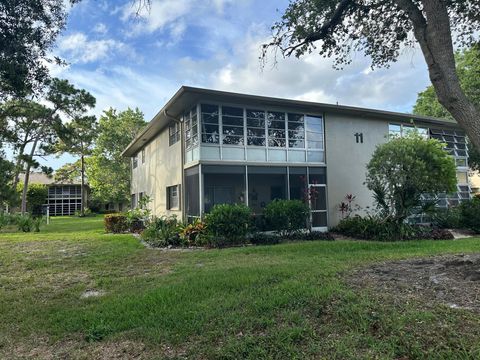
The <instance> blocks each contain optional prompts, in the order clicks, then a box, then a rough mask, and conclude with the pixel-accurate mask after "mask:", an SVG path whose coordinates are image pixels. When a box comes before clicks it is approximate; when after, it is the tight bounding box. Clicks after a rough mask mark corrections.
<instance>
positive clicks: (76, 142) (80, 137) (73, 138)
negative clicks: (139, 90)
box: [55, 116, 97, 216]
mask: <svg viewBox="0 0 480 360" xmlns="http://www.w3.org/2000/svg"><path fill="white" fill-rule="evenodd" d="M96 137H97V119H96V117H95V116H81V117H75V118H74V119H73V120H72V121H71V122H69V123H67V124H66V125H65V131H64V132H63V134H62V135H61V136H60V137H59V142H58V143H57V144H56V146H55V148H56V149H57V151H58V152H61V153H64V152H66V153H70V154H72V155H75V156H78V157H79V158H80V173H81V198H82V207H81V209H80V212H81V216H84V215H85V208H86V207H87V199H86V194H85V157H86V156H88V155H90V154H91V153H92V148H93V145H94V143H95V139H96Z"/></svg>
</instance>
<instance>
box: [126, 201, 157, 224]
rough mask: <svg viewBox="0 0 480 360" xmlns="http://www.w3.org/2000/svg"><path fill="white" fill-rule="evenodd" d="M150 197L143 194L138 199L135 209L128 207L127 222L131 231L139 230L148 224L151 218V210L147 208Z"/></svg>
mask: <svg viewBox="0 0 480 360" xmlns="http://www.w3.org/2000/svg"><path fill="white" fill-rule="evenodd" d="M151 201H152V200H151V198H150V196H148V195H145V196H144V197H143V198H142V199H140V200H139V201H138V206H137V207H136V208H135V209H130V210H128V211H127V213H126V217H127V224H128V226H129V228H130V231H132V232H141V231H142V230H143V229H144V227H145V225H147V224H148V222H149V220H150V218H151V213H152V212H151V210H150V209H149V208H148V204H149V203H150V202H151Z"/></svg>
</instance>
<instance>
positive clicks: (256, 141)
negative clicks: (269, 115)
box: [247, 109, 266, 146]
mask: <svg viewBox="0 0 480 360" xmlns="http://www.w3.org/2000/svg"><path fill="white" fill-rule="evenodd" d="M247 145H250V146H265V145H266V141H265V111H263V110H250V109H247Z"/></svg>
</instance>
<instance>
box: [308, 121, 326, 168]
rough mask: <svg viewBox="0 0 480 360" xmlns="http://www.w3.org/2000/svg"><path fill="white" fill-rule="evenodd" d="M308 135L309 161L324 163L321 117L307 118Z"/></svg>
mask: <svg viewBox="0 0 480 360" xmlns="http://www.w3.org/2000/svg"><path fill="white" fill-rule="evenodd" d="M305 127H306V133H307V149H308V150H307V161H309V162H324V160H325V159H324V154H325V153H324V150H325V147H324V137H323V134H324V132H323V118H322V117H320V116H309V115H307V116H305Z"/></svg>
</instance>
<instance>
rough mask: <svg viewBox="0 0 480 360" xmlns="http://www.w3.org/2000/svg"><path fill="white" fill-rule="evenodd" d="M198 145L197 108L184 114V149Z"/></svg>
mask: <svg viewBox="0 0 480 360" xmlns="http://www.w3.org/2000/svg"><path fill="white" fill-rule="evenodd" d="M197 144H198V119H197V107H196V106H195V107H193V108H192V109H191V110H190V112H189V113H187V114H185V148H186V149H187V150H188V149H191V148H193V147H195V146H197Z"/></svg>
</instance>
